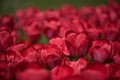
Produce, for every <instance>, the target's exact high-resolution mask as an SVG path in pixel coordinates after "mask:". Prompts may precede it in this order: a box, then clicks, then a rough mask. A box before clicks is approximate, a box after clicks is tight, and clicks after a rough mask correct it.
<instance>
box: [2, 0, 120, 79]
mask: <svg viewBox="0 0 120 80" xmlns="http://www.w3.org/2000/svg"><path fill="white" fill-rule="evenodd" d="M119 10H120V4H118V3H116V2H109V4H108V5H100V6H97V7H90V6H89V7H82V8H80V9H76V8H75V7H73V6H69V5H63V6H62V7H61V8H59V9H57V10H52V9H48V10H46V11H40V10H39V9H37V8H33V7H28V8H27V9H25V10H21V9H19V10H17V11H16V13H15V14H14V15H12V16H10V15H4V16H1V17H0V80H120V11H119ZM21 31H22V34H23V33H24V35H21V34H20V33H21ZM43 35H45V36H46V37H47V39H48V40H49V42H48V43H47V44H42V43H39V40H40V39H42V36H43ZM22 36H26V37H25V38H26V40H24V39H23V38H22Z"/></svg>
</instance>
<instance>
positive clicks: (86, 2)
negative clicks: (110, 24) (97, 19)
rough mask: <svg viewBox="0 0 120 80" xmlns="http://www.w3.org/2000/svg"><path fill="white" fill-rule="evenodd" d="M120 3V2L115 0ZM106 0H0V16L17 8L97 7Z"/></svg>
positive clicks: (106, 0) (105, 2)
mask: <svg viewBox="0 0 120 80" xmlns="http://www.w3.org/2000/svg"><path fill="white" fill-rule="evenodd" d="M116 1H117V2H120V0H116ZM107 2H108V0H0V15H3V14H12V13H14V12H15V11H16V9H19V8H26V7H27V6H33V7H38V8H39V9H40V10H46V9H48V8H52V9H56V8H59V7H60V6H61V5H63V4H70V5H73V6H75V7H81V6H97V5H99V4H107Z"/></svg>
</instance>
